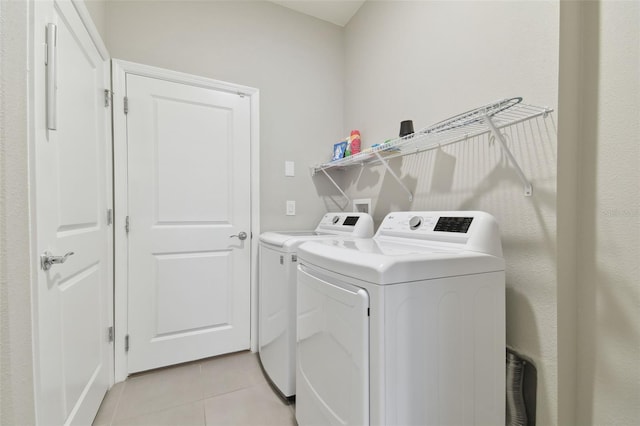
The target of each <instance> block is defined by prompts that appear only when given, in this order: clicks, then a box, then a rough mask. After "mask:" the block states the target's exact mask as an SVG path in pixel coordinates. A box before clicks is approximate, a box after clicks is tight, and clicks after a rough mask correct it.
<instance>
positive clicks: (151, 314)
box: [126, 73, 251, 373]
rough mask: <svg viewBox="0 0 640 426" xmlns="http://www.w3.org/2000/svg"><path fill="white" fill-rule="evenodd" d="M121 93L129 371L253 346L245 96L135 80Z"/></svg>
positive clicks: (130, 77)
mask: <svg viewBox="0 0 640 426" xmlns="http://www.w3.org/2000/svg"><path fill="white" fill-rule="evenodd" d="M126 96H127V105H128V113H127V115H126V121H127V146H128V207H129V211H128V215H129V234H128V242H129V244H128V248H129V261H128V263H129V265H128V268H129V276H128V282H129V291H128V301H129V306H128V333H129V353H128V372H129V373H132V372H136V371H141V370H148V369H151V368H157V367H162V366H166V365H171V364H176V363H180V362H185V361H191V360H195V359H200V358H205V357H210V356H214V355H219V354H223V353H229V352H233V351H238V350H244V349H249V345H250V334H249V332H250V260H251V244H250V234H251V229H250V226H251V211H250V210H251V203H250V200H251V198H250V196H251V184H250V175H251V170H250V161H249V160H250V99H249V97H246V96H241V95H238V94H236V93H229V92H225V91H220V90H214V89H211V88H205V87H201V86H198V85H192V84H188V83H185V82H178V81H168V80H163V79H159V78H152V77H149V76H141V75H135V74H132V73H128V74H127V75H126ZM244 235H247V237H248V238H246V239H245V238H244Z"/></svg>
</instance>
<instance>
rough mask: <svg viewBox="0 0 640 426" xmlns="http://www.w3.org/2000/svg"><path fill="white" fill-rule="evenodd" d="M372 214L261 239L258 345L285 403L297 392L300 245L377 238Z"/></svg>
mask: <svg viewBox="0 0 640 426" xmlns="http://www.w3.org/2000/svg"><path fill="white" fill-rule="evenodd" d="M372 236H373V219H372V218H371V216H370V215H368V214H367V213H327V214H326V215H324V217H323V218H322V220H320V223H319V224H318V226H317V227H316V229H315V230H314V231H301V232H299V231H294V232H265V233H263V234H261V235H260V279H259V294H258V300H259V302H258V303H259V314H258V315H259V320H258V327H259V331H258V333H259V334H258V342H259V353H260V361H261V363H262V366H263V368H264V370H265V372H266V373H267V375H268V376H269V379H270V380H271V382H272V383H273V384H274V385H275V386H276V387H277V388H278V389H279V390H280V392H281V393H282V394H283V395H284V396H285V397H290V396H293V395H295V386H296V376H295V370H296V358H295V349H296V309H295V306H296V305H295V303H296V265H297V249H298V246H299V245H300V244H302V243H303V242H306V241H311V240H321V239H327V238H332V239H344V238H371V237H372Z"/></svg>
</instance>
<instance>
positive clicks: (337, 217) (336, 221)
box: [332, 216, 340, 225]
mask: <svg viewBox="0 0 640 426" xmlns="http://www.w3.org/2000/svg"><path fill="white" fill-rule="evenodd" d="M339 220H340V216H334V217H333V220H332V222H333V224H334V225H335V224H336V223H338V221H339Z"/></svg>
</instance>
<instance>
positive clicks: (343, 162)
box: [312, 97, 553, 201]
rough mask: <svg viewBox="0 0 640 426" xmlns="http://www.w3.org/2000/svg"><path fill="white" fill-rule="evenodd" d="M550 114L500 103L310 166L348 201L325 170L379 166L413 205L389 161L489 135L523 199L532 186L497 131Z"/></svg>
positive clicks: (511, 102)
mask: <svg viewBox="0 0 640 426" xmlns="http://www.w3.org/2000/svg"><path fill="white" fill-rule="evenodd" d="M552 111H553V109H550V108H547V107H538V106H533V105H527V104H524V103H522V98H519V97H517V98H510V99H503V100H500V101H496V102H493V103H490V104H487V105H484V106H481V107H479V108H475V109H473V110H471V111H467V112H465V113H462V114H459V115H456V116H454V117H451V118H448V119H446V120H443V121H441V122H439V123H436V124H433V125H431V126H428V127H425V128H423V129H421V130H418V131H417V132H415V133H414V134H412V135H409V136H404V137H401V138H397V139H393V140H390V141H388V142H385V143H384V144H381V145H378V146H375V147H372V148H367V149H365V150H363V151H362V152H360V153H358V154H356V155H352V156H349V157H345V158H342V159H340V160H335V161H331V162H328V163H323V164H319V165H316V166H313V167H312V174H313V175H315V174H316V173H319V172H322V173H323V174H324V175H325V176H326V177H327V178H328V179H329V180H330V181H331V182H332V183H333V185H334V186H335V187H336V188H337V189H338V191H340V193H341V194H342V195H343V196H344V197H345V198H346V199H347V200H348V199H349V197H348V196H347V194H345V192H344V191H343V190H342V188H340V186H339V185H338V184H337V183H336V182H335V180H333V178H332V177H331V176H330V175H329V174H328V173H327V170H329V169H333V168H344V167H349V166H353V165H360V166H364V165H367V164H371V165H373V164H379V163H381V164H383V165H384V167H385V168H386V170H387V171H388V172H389V173H390V174H391V175H392V176H393V177H394V178H395V180H396V181H398V183H399V184H400V186H401V187H402V188H403V189H404V190H405V192H407V194H408V196H409V201H412V200H413V194H412V193H411V191H410V190H409V189H408V188H407V187H406V186H405V185H404V183H403V182H402V181H401V180H400V178H399V177H398V176H397V175H396V173H395V172H394V171H393V170H392V169H391V167H389V164H388V162H389V160H391V159H393V158H396V157H401V156H404V155H409V154H416V153H419V152H422V151H426V150H429V149H434V148H438V147H442V146H445V145H449V144H452V143H456V142H460V141H463V140H467V139H470V138H473V137H476V136H480V135H483V134H485V133H489V132H490V133H492V134H493V136H494V137H495V139H496V140H497V141H498V142H500V145H501V147H502V150H503V151H504V152H505V154H506V156H507V157H508V159H509V161H510V162H511V164H512V165H513V167H514V168H515V170H516V172H517V173H518V176H519V177H520V179H521V180H522V183H523V185H524V195H525V196H531V194H532V193H533V187H532V186H531V182H529V180H528V179H527V177H526V176H525V174H524V172H523V171H522V169H521V168H520V165H518V162H517V161H516V159H515V157H514V156H513V154H512V153H511V151H510V150H509V148H508V147H507V142H506V140H505V137H504V135H503V134H502V133H501V132H500V129H502V128H504V127H507V126H512V125H514V124H518V123H521V122H523V121H526V120H531V119H533V118H536V117H540V116H543V117H546V116H547V115H548V114H549V113H550V112H552Z"/></svg>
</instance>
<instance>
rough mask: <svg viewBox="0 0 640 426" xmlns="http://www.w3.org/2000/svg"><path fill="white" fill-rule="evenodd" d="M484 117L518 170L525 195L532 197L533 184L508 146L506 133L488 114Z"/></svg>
mask: <svg viewBox="0 0 640 426" xmlns="http://www.w3.org/2000/svg"><path fill="white" fill-rule="evenodd" d="M482 119H483V120H484V122H485V124H486V125H487V127H488V128H489V129H490V130H491V133H493V136H495V138H496V140H497V141H498V142H500V145H501V146H502V151H504V153H505V154H507V158H509V161H510V162H511V165H512V166H513V168H514V169H515V170H516V173H517V174H518V176H519V177H520V180H521V181H522V184H523V185H524V195H525V197H531V195H533V186H532V185H531V182H530V181H529V179H527V177H526V176H525V174H524V172H523V171H522V168H521V167H520V165H519V164H518V161H517V160H516V158H515V157H514V156H513V154H512V153H511V150H510V149H509V147H508V146H507V141H506V140H505V138H504V135H503V134H502V132H501V131H500V130H498V128H497V127H496V126H495V124H493V121H491V118H490V117H489V116H488V115H485V116H484V117H482Z"/></svg>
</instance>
